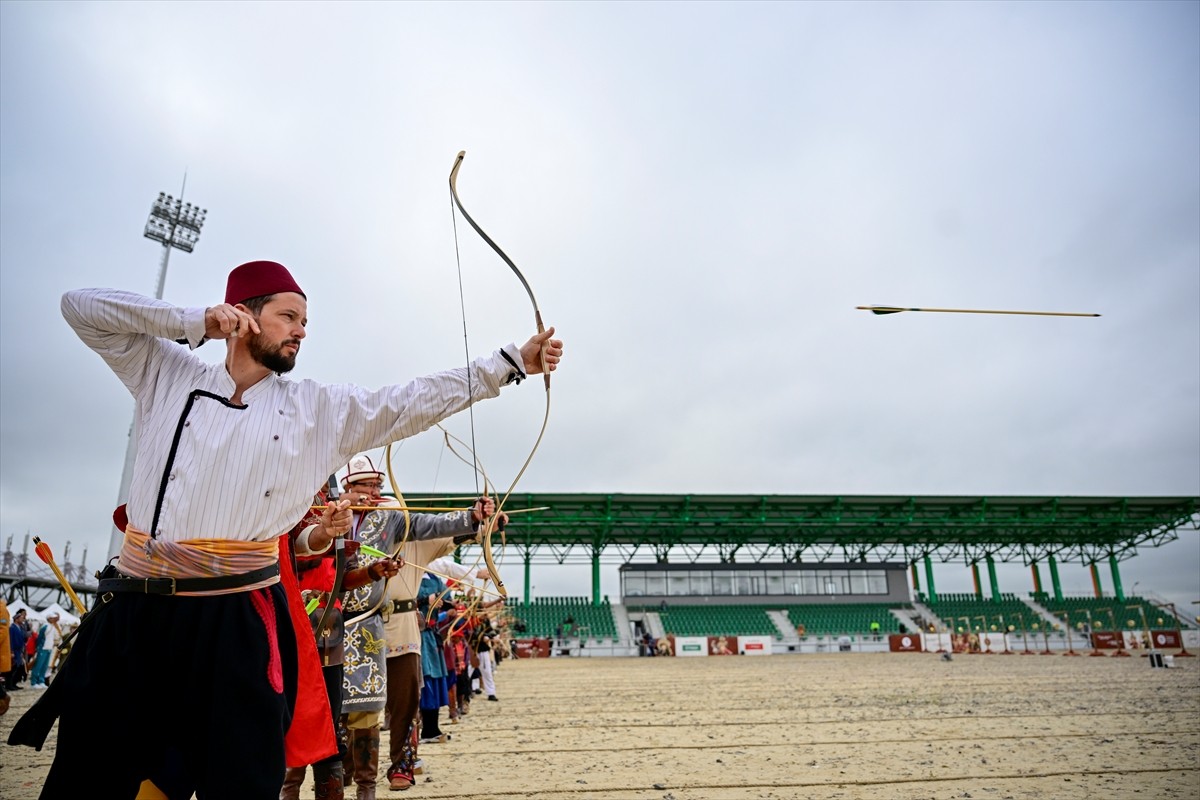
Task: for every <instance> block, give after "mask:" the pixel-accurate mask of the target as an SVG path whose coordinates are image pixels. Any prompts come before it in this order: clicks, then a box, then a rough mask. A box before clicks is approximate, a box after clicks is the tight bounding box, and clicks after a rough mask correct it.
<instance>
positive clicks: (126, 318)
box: [61, 289, 204, 394]
mask: <svg viewBox="0 0 1200 800" xmlns="http://www.w3.org/2000/svg"><path fill="white" fill-rule="evenodd" d="M61 308H62V315H63V318H64V319H66V321H67V324H68V325H70V326H71V328H72V329H73V330H74V331H75V334H76V335H77V336H78V337H79V338H80V339H81V340H82V341H83V343H84V344H86V345H87V346H88V347H90V348H92V349H93V350H95V351H96V353H98V354H99V355H100V357H101V358H103V359H104V360H105V361H106V362H107V363H108V365H109V367H111V368H112V371H113V372H115V373H116V375H117V377H118V378H120V379H121V382H122V383H124V384H125V386H126V387H128V388H129V390H130V391H131V392H134V393H135V394H136V392H137V389H138V387H139V386H141V385H142V382H143V379H144V377H145V375H146V372H147V369H148V368H149V365H150V362H151V361H152V359H153V358H154V356H155V354H156V353H159V352H161V351H162V350H163V349H164V348H166V347H168V346H169V347H176V348H177V347H178V345H176V344H173V343H174V342H175V341H176V340H180V339H186V340H187V342H188V344H189V345H190V346H192V347H198V346H199V344H200V341H201V340H202V339H203V337H204V309H197V308H191V309H183V308H178V307H176V306H173V305H171V304H169V303H164V302H163V301H161V300H154V299H152V298H149V297H143V296H141V295H138V294H134V293H133V292H123V291H118V290H115V289H76V290H74V291H70V292H67V293H66V294H64V295H63V297H62V304H61ZM166 340H170V341H166Z"/></svg>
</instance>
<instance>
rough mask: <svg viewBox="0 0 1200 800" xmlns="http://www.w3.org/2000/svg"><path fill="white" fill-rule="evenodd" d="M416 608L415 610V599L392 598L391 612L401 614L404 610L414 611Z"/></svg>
mask: <svg viewBox="0 0 1200 800" xmlns="http://www.w3.org/2000/svg"><path fill="white" fill-rule="evenodd" d="M416 610H417V601H416V600H393V601H392V613H393V614H403V613H404V612H405V611H416Z"/></svg>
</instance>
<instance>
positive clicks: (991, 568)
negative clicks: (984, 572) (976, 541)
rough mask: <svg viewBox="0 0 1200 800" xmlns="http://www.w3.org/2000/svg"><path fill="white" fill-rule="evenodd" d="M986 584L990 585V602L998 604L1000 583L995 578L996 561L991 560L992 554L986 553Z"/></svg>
mask: <svg viewBox="0 0 1200 800" xmlns="http://www.w3.org/2000/svg"><path fill="white" fill-rule="evenodd" d="M987 567H988V582H989V583H990V584H992V602H994V603H999V602H1000V581H999V580H998V579H997V578H996V560H995V559H994V558H992V554H991V553H988V557H987Z"/></svg>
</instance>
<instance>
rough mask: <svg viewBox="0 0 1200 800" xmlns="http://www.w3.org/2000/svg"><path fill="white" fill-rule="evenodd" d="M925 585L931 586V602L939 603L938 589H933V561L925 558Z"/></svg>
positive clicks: (927, 557)
mask: <svg viewBox="0 0 1200 800" xmlns="http://www.w3.org/2000/svg"><path fill="white" fill-rule="evenodd" d="M925 583H927V584H929V602H931V603H936V602H937V589H935V588H934V587H933V559H932V558H930V557H929V556H925Z"/></svg>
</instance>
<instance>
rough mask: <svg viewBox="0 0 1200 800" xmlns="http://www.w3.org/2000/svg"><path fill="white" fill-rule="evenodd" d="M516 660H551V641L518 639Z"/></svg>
mask: <svg viewBox="0 0 1200 800" xmlns="http://www.w3.org/2000/svg"><path fill="white" fill-rule="evenodd" d="M513 657H514V658H549V657H550V640H549V639H517V650H516V652H515V653H513Z"/></svg>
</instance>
